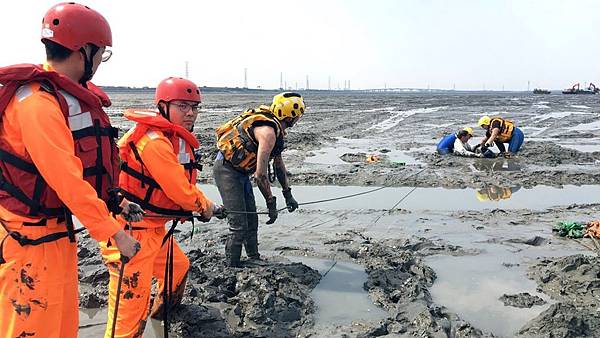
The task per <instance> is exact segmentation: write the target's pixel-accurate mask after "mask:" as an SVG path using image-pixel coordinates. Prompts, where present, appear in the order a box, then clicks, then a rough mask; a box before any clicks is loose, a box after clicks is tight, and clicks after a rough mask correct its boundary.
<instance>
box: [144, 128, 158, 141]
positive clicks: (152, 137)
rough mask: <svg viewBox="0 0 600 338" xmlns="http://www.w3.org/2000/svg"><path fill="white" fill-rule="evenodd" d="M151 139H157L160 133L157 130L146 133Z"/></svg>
mask: <svg viewBox="0 0 600 338" xmlns="http://www.w3.org/2000/svg"><path fill="white" fill-rule="evenodd" d="M146 135H148V137H149V138H150V139H151V140H154V139H157V138H158V137H159V136H160V135H158V133H157V132H155V131H153V130H150V131H148V132H147V133H146Z"/></svg>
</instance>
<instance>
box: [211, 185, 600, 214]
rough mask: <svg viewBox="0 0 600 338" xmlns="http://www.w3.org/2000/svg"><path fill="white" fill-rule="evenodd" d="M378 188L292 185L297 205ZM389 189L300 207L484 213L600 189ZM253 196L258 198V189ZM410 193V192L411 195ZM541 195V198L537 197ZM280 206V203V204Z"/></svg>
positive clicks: (586, 195) (585, 198) (576, 199)
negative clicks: (400, 203)
mask: <svg viewBox="0 0 600 338" xmlns="http://www.w3.org/2000/svg"><path fill="white" fill-rule="evenodd" d="M376 188H377V187H358V186H294V187H293V191H294V197H295V198H296V200H297V201H298V202H299V203H303V202H309V201H315V200H322V199H330V198H336V197H342V196H348V195H352V194H357V193H361V192H366V191H370V190H373V189H376ZM413 188H414V187H390V188H385V189H381V190H379V191H375V192H372V193H369V194H365V195H361V196H356V197H352V198H345V199H341V200H337V201H330V202H325V203H319V204H314V205H306V206H303V205H301V208H302V209H321V210H348V209H373V210H387V209H389V208H391V207H392V206H393V205H394V204H395V203H396V202H397V201H399V200H400V199H401V198H402V197H404V196H406V195H407V194H409V193H410V195H409V196H410V198H407V199H406V200H404V201H403V203H402V206H401V207H402V208H403V209H407V210H442V211H456V210H485V209H496V208H498V209H503V210H507V209H511V210H515V209H532V210H542V209H546V208H549V207H552V206H557V205H569V204H574V203H578V204H586V203H596V202H597V201H598V200H600V186H594V185H583V186H573V185H567V186H564V187H563V188H554V187H548V186H537V187H535V188H532V189H524V188H520V187H518V186H516V187H499V186H486V187H484V188H481V189H470V188H469V189H445V188H417V189H415V190H414V191H413ZM200 189H202V191H204V193H205V194H207V196H208V197H209V198H211V199H213V200H215V201H220V200H221V199H220V196H219V193H218V191H217V188H216V187H215V186H213V185H204V184H203V185H200ZM254 189H255V190H254V194H255V195H256V196H261V194H260V192H259V191H258V189H257V188H254ZM411 191H412V192H411ZM276 194H277V193H276ZM541 196H543V198H540V197H541ZM256 201H257V205H258V206H259V208H266V205H265V202H264V200H263V199H262V198H257V199H256ZM281 205H282V204H281Z"/></svg>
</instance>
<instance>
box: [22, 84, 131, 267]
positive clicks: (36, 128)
mask: <svg viewBox="0 0 600 338" xmlns="http://www.w3.org/2000/svg"><path fill="white" fill-rule="evenodd" d="M12 108H14V109H15V110H16V111H15V113H16V115H17V119H18V124H19V126H20V130H21V135H22V138H23V144H24V145H25V149H26V150H27V153H28V154H29V156H30V157H31V160H32V161H33V163H34V165H35V166H36V168H37V169H38V171H39V172H40V175H42V177H43V178H44V180H45V181H46V183H48V186H49V187H50V188H52V189H53V190H54V191H55V192H56V194H57V195H58V198H59V199H60V200H61V201H62V202H63V203H64V204H65V206H66V207H67V208H69V210H70V211H71V212H72V213H73V215H75V216H76V217H77V218H78V219H79V220H80V221H81V223H83V225H84V226H85V227H86V228H87V229H88V231H89V233H90V236H91V237H92V238H94V239H95V240H97V241H107V240H108V239H109V238H111V237H112V238H113V239H114V240H115V242H116V245H117V247H118V248H119V251H120V252H121V254H122V255H124V256H126V257H129V258H131V257H133V256H134V255H135V254H136V252H137V251H138V250H139V243H138V242H137V241H136V240H135V239H133V238H132V237H131V236H129V235H128V234H126V233H125V232H124V231H123V229H121V225H120V224H119V223H118V222H117V221H116V220H115V219H114V218H113V217H111V216H110V214H109V211H108V208H107V206H106V203H105V202H104V201H102V200H101V199H99V198H98V197H97V193H96V190H95V189H94V188H93V187H92V186H91V185H90V184H89V183H88V182H87V181H85V180H84V179H83V165H82V164H81V160H80V159H79V158H78V157H77V156H75V144H74V142H73V137H72V134H71V130H70V129H69V127H68V126H67V124H66V123H65V119H64V115H63V113H62V111H61V110H60V107H59V106H58V103H57V102H56V100H55V98H54V97H53V96H51V95H50V94H47V93H43V92H36V93H34V94H33V95H31V96H29V97H28V98H26V99H24V100H22V101H20V102H18V103H17V104H16V105H15V106H14V107H12Z"/></svg>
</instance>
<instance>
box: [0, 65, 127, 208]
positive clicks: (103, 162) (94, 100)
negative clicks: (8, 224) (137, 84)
mask: <svg viewBox="0 0 600 338" xmlns="http://www.w3.org/2000/svg"><path fill="white" fill-rule="evenodd" d="M31 83H39V84H40V85H41V88H42V89H43V90H45V91H47V92H48V93H50V94H52V95H53V96H54V97H55V98H56V100H57V102H58V104H59V106H60V108H61V110H62V112H63V114H64V116H65V121H66V123H67V125H68V126H69V127H70V129H71V132H72V135H73V140H74V144H75V155H76V156H77V157H79V159H80V160H81V163H82V164H83V176H84V179H85V180H86V181H88V183H90V185H91V186H92V187H94V189H95V190H96V192H97V193H98V197H99V198H101V199H102V200H104V201H105V202H108V201H109V198H110V197H111V194H110V192H112V191H113V188H116V186H114V185H113V184H114V183H115V182H114V179H115V178H116V177H117V175H118V173H119V159H118V157H117V149H116V144H115V139H116V138H117V137H118V129H117V128H113V127H112V126H111V124H110V120H109V118H108V115H106V113H105V112H104V110H103V109H102V107H103V105H104V106H106V107H108V106H110V100H109V99H108V96H107V95H106V94H105V93H104V92H102V91H101V90H100V89H99V88H97V87H96V86H94V85H93V84H91V83H88V89H86V88H84V87H82V86H81V85H79V84H78V83H75V82H74V81H72V80H70V79H69V78H67V77H66V76H64V75H62V74H59V73H57V72H54V71H46V70H44V68H43V67H42V66H38V65H32V64H21V65H15V66H10V67H3V68H0V84H2V85H3V86H2V87H0V118H1V117H2V115H3V114H4V112H5V110H6V107H7V106H8V104H9V103H10V101H11V100H12V98H13V97H15V96H17V98H19V99H24V98H26V97H27V96H28V95H31V89H30V87H29V86H30V84H31ZM11 149H12V148H11V145H10V144H8V143H7V142H6V141H4V140H2V139H0V204H2V206H3V207H4V208H5V209H7V210H8V211H10V212H12V213H14V214H17V215H21V216H28V217H44V218H54V217H58V216H61V215H65V213H67V210H66V208H65V206H64V204H63V203H62V202H61V201H60V199H59V198H58V196H57V194H56V192H55V191H54V190H52V189H51V188H50V187H49V186H48V185H47V183H46V182H45V181H44V178H43V177H42V176H41V175H40V173H39V171H38V170H37V168H36V167H35V165H34V164H33V162H32V160H31V158H30V157H29V156H28V155H27V156H25V157H21V156H18V155H16V154H14V153H13V152H12V150H11ZM68 216H69V215H68V214H67V218H70V217H68Z"/></svg>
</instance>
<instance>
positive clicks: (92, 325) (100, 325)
mask: <svg viewBox="0 0 600 338" xmlns="http://www.w3.org/2000/svg"><path fill="white" fill-rule="evenodd" d="M106 316H107V314H106V308H100V309H84V310H79V337H85V338H87V337H104V331H105V329H106ZM142 337H143V338H163V337H164V335H163V328H162V322H160V321H157V320H154V319H151V320H150V321H149V322H148V323H147V324H146V329H145V330H144V335H143V336H142Z"/></svg>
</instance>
